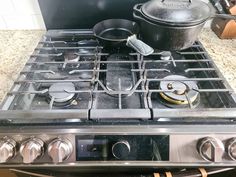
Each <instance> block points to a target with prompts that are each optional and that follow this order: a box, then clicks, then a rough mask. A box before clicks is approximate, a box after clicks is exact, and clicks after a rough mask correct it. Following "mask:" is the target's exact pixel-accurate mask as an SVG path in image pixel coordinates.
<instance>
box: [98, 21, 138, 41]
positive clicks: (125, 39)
mask: <svg viewBox="0 0 236 177" xmlns="http://www.w3.org/2000/svg"><path fill="white" fill-rule="evenodd" d="M114 20H117V21H121V20H122V21H126V22H129V23H133V24H134V26H135V25H138V24H137V23H136V22H135V21H131V20H127V19H121V18H115V19H106V20H103V21H100V22H98V23H97V24H96V25H94V27H93V35H94V36H95V37H97V38H98V39H101V40H104V41H110V42H125V41H127V38H123V39H111V38H105V37H102V36H100V35H99V34H97V33H96V32H95V29H96V28H97V26H98V25H100V24H102V23H104V22H108V21H114ZM120 29H122V28H120ZM123 29H125V28H123ZM125 31H128V32H129V33H130V35H134V34H136V33H133V32H131V31H130V30H125ZM138 31H139V28H138ZM100 34H101V33H100Z"/></svg>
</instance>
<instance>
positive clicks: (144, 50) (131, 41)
mask: <svg viewBox="0 0 236 177" xmlns="http://www.w3.org/2000/svg"><path fill="white" fill-rule="evenodd" d="M126 45H127V46H128V47H131V48H133V49H134V50H135V51H136V52H138V53H140V54H142V55H144V56H148V55H151V54H152V53H153V52H154V49H153V48H152V47H150V46H149V45H147V44H145V43H144V42H143V41H141V40H139V39H137V37H136V35H132V36H130V37H128V39H127V43H126Z"/></svg>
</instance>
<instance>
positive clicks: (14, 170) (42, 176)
mask: <svg viewBox="0 0 236 177" xmlns="http://www.w3.org/2000/svg"><path fill="white" fill-rule="evenodd" d="M9 170H10V171H11V172H13V173H16V174H17V173H18V174H24V175H28V176H32V177H54V176H51V175H45V174H39V173H34V172H28V171H24V170H18V169H9Z"/></svg>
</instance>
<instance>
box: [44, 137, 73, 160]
mask: <svg viewBox="0 0 236 177" xmlns="http://www.w3.org/2000/svg"><path fill="white" fill-rule="evenodd" d="M72 151H73V146H72V144H71V142H70V141H69V140H67V139H61V138H56V139H54V140H53V141H52V142H51V143H50V144H49V145H48V155H49V156H50V157H51V158H52V161H53V162H54V163H60V162H63V161H64V160H66V159H68V158H69V157H70V155H71V154H72Z"/></svg>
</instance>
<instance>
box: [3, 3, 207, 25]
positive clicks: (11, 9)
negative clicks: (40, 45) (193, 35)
mask: <svg viewBox="0 0 236 177" xmlns="http://www.w3.org/2000/svg"><path fill="white" fill-rule="evenodd" d="M203 1H205V2H209V0H203ZM205 27H210V21H208V22H207V23H206V25H205ZM15 29H45V24H44V21H43V17H42V14H41V11H40V8H39V4H38V0H0V30H15Z"/></svg>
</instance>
